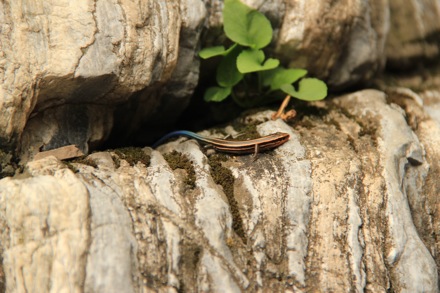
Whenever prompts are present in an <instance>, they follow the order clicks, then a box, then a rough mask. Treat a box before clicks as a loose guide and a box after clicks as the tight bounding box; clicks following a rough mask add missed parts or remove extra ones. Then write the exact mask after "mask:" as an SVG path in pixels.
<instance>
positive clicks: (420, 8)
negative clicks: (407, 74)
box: [386, 0, 440, 69]
mask: <svg viewBox="0 0 440 293" xmlns="http://www.w3.org/2000/svg"><path fill="white" fill-rule="evenodd" d="M389 5H390V13H391V26H390V33H389V36H388V38H387V45H386V55H387V60H388V63H389V65H390V66H392V67H394V68H395V69H402V68H405V67H414V66H417V64H420V62H422V61H424V62H425V63H426V61H429V62H430V61H435V60H438V59H439V55H440V40H439V39H440V22H439V21H438V20H439V19H440V3H439V1H437V0H411V1H402V0H390V1H389Z"/></svg>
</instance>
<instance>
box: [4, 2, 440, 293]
mask: <svg viewBox="0 0 440 293" xmlns="http://www.w3.org/2000/svg"><path fill="white" fill-rule="evenodd" d="M243 1H244V2H246V3H247V4H249V5H251V6H253V7H255V8H258V9H259V10H261V11H262V12H264V13H265V14H266V15H267V16H268V17H269V19H270V21H271V23H272V25H273V27H274V32H275V34H274V43H273V45H272V47H271V48H270V49H271V50H272V51H273V52H274V53H275V54H276V55H277V56H276V57H278V58H281V59H282V60H283V62H284V63H285V64H286V65H289V66H301V67H306V68H307V69H308V70H309V72H310V73H311V74H312V75H315V76H318V77H321V78H323V79H325V80H326V81H328V83H329V85H330V86H331V88H332V89H338V88H341V89H346V88H347V86H350V85H354V84H358V83H359V82H362V81H367V82H370V81H372V80H371V77H373V76H376V73H377V72H380V71H381V70H382V69H383V68H384V65H385V62H388V64H389V65H390V67H394V68H403V67H405V68H411V67H420V66H421V63H420V62H419V61H420V60H424V61H426V60H428V61H430V60H436V59H438V58H439V43H440V42H439V35H440V34H439V31H440V30H439V22H438V19H439V15H440V12H439V10H440V9H439V6H440V4H439V1H438V0H431V1H428V0H417V1H416V0H413V1H409V2H404V1H403V2H402V1H397V0H389V1H386V0H356V1H347V0H335V1H330V0H322V1H304V0H301V1H296V0H273V1H264V0H243ZM222 5H223V1H221V0H176V1H164V0H145V1H140V0H138V1H127V0H119V1H116V0H110V1H104V0H79V1H70V2H69V1H62V0H53V1H42V0H35V1H13V0H5V1H0V147H1V150H0V176H5V175H8V176H11V177H7V178H3V179H1V180H0V228H1V231H2V232H1V233H0V292H70V291H74V292H152V291H159V292H163V291H167V292H168V291H169V292H200V291H203V292H280V291H289V292H349V291H350V292H352V291H354V292H363V291H369V292H439V291H440V289H439V280H438V278H439V274H438V268H439V266H440V241H439V239H440V202H439V201H440V199H439V195H440V180H438V178H439V177H440V150H439V145H440V69H439V68H435V67H434V66H432V67H431V68H426V69H423V70H419V71H417V72H410V71H408V72H406V74H399V75H397V76H396V75H390V74H389V73H388V74H386V75H385V76H383V77H380V78H377V79H375V80H374V81H373V82H372V83H371V84H373V85H374V86H375V87H376V88H377V89H376V90H363V91H358V92H354V93H351V94H347V95H344V96H338V95H335V96H333V97H332V98H331V99H327V100H325V101H322V102H317V103H313V104H307V105H304V104H298V108H297V109H296V110H297V112H298V117H297V118H296V120H294V121H292V122H291V123H284V122H282V121H281V120H278V121H271V120H270V119H269V117H270V116H271V114H272V113H273V111H272V110H267V109H265V110H259V111H254V112H253V114H246V115H243V116H242V117H241V118H240V119H239V120H238V121H234V122H231V124H230V125H229V126H226V127H224V129H223V128H222V129H219V130H220V131H219V132H214V131H207V130H205V131H204V132H203V133H204V134H205V135H209V136H223V135H224V134H225V133H229V134H237V132H241V131H242V130H243V129H245V130H246V132H249V130H250V129H251V130H252V129H254V128H255V129H254V130H256V131H257V132H259V133H260V134H261V135H265V134H269V133H273V132H276V131H283V132H287V133H289V134H290V135H291V138H290V141H289V142H287V143H286V144H284V145H282V146H281V147H279V148H277V149H276V150H273V151H270V152H267V153H264V154H259V155H258V157H257V158H254V157H252V156H250V155H249V156H247V155H246V156H230V155H221V154H217V153H215V152H213V151H212V150H209V149H205V148H202V147H200V146H199V145H198V144H197V143H196V142H195V141H194V140H187V139H178V140H176V141H173V142H169V143H168V144H166V145H164V146H162V147H160V148H158V149H157V150H152V149H150V148H148V147H146V148H144V149H135V148H126V149H117V150H114V151H102V152H97V153H92V154H90V155H88V156H86V157H81V158H78V159H75V160H69V161H60V160H59V159H56V158H55V157H54V156H48V157H44V158H42V159H39V160H32V158H33V156H34V154H35V153H38V152H41V153H40V154H41V156H45V155H47V154H50V152H49V153H48V152H45V151H50V150H53V149H56V150H54V151H53V152H52V154H54V153H55V154H58V156H61V155H60V154H61V153H62V154H63V155H62V156H64V157H72V156H76V155H77V154H80V153H81V152H83V153H85V154H88V153H90V152H91V150H93V149H95V148H96V147H97V146H98V145H99V144H101V143H102V142H104V141H109V140H110V141H111V140H113V141H120V140H125V139H127V138H129V137H132V136H133V134H134V133H137V137H138V138H139V137H140V138H142V139H145V140H147V139H151V138H153V136H154V134H155V132H158V131H159V127H157V126H158V125H159V126H162V127H164V126H166V125H167V124H169V123H172V122H173V121H174V120H175V119H176V118H177V116H178V115H179V113H181V112H182V111H183V109H184V108H185V106H186V105H187V103H188V101H189V97H190V96H191V94H192V93H193V91H194V88H195V87H196V84H197V80H198V79H199V60H198V58H197V50H198V49H199V47H200V46H201V45H212V44H218V43H222V42H223V41H224V35H223V34H222V32H221V29H220V27H221V24H222V17H221V13H220V12H221V9H222ZM203 27H204V28H205V30H204V33H203V34H202V28H203ZM432 63H434V62H432ZM203 75H205V73H203ZM206 75H208V74H206ZM145 125H147V126H148V127H146V126H145ZM232 125H234V127H236V128H233V127H232ZM139 128H142V131H139ZM240 128H243V129H240ZM219 133H221V134H219ZM68 145H76V147H73V146H72V148H73V149H74V150H75V152H74V153H73V154H72V153H66V150H65V149H64V151H63V152H62V150H63V149H60V147H63V146H64V147H65V146H68ZM76 148H78V149H76ZM11 151H17V152H16V153H18V154H19V156H18V157H14V156H12V154H11ZM19 160H20V161H21V163H23V164H25V165H23V166H21V167H20V168H18V167H17V164H18V161H19ZM14 172H16V173H15V176H14Z"/></svg>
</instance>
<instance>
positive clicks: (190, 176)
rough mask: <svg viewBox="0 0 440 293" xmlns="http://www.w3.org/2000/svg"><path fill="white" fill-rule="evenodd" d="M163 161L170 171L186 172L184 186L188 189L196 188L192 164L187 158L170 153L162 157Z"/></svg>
mask: <svg viewBox="0 0 440 293" xmlns="http://www.w3.org/2000/svg"><path fill="white" fill-rule="evenodd" d="M163 157H164V159H165V160H166V161H167V162H168V165H170V167H171V169H173V170H176V169H184V170H186V174H187V176H186V178H185V181H184V183H185V185H186V186H188V187H189V188H190V189H194V188H195V187H196V172H195V170H194V166H193V163H192V162H191V161H190V160H189V159H188V157H187V156H185V155H183V154H182V153H179V152H177V151H172V152H171V153H167V154H164V155H163Z"/></svg>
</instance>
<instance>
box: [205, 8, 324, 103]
mask: <svg viewBox="0 0 440 293" xmlns="http://www.w3.org/2000/svg"><path fill="white" fill-rule="evenodd" d="M223 23H224V32H225V34H226V36H227V37H228V38H229V39H230V40H231V41H232V43H233V44H232V45H231V46H230V47H229V48H227V49H226V48H225V47H224V46H216V47H210V48H205V49H203V50H201V51H200V52H199V56H200V57H201V58H203V59H208V58H211V57H216V56H222V60H221V61H220V63H219V66H218V67H217V72H216V80H217V84H218V86H214V87H210V88H208V89H207V90H206V92H205V95H204V99H205V100H206V101H208V102H220V101H223V100H224V99H226V98H227V97H229V96H232V98H233V99H234V101H235V102H236V103H237V104H238V105H240V106H242V107H253V106H256V105H261V104H265V103H268V102H272V101H273V100H275V99H279V98H280V97H282V96H284V94H283V95H280V94H282V93H283V92H284V93H285V94H288V95H290V96H292V97H295V98H297V99H300V100H305V101H316V100H322V99H324V98H325V97H326V96H327V86H326V85H325V83H324V82H322V81H321V80H319V79H316V78H304V76H305V75H306V74H307V71H306V70H304V69H286V68H283V67H281V66H280V61H279V60H277V59H274V58H267V59H266V56H265V54H264V51H263V48H265V47H267V46H268V45H269V44H270V42H271V40H272V33H273V30H272V26H271V24H270V22H269V20H268V19H267V18H266V16H264V15H263V14H262V13H260V12H258V11H257V10H255V9H252V8H250V7H248V6H247V5H245V4H243V3H241V2H240V1H239V0H225V1H224V8H223Z"/></svg>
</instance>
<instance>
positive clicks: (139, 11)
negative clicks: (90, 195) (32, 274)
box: [0, 0, 205, 154]
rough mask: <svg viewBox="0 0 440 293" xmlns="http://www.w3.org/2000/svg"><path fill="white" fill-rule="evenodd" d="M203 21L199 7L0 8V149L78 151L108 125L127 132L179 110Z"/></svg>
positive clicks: (150, 0)
mask: <svg viewBox="0 0 440 293" xmlns="http://www.w3.org/2000/svg"><path fill="white" fill-rule="evenodd" d="M204 15H205V10H204V5H203V3H202V2H201V0H185V1H183V0H182V1H177V2H176V1H156V0H147V1H137V2H132V1H113V0H111V1H97V0H94V1H86V0H83V1H80V2H75V3H73V2H65V1H61V0H57V1H52V2H51V3H50V4H49V3H47V2H46V1H42V0H37V1H33V2H17V1H2V3H0V20H1V21H0V23H1V32H2V33H1V34H0V43H1V47H0V78H1V82H0V116H1V117H2V119H1V120H0V138H1V142H2V145H3V146H4V147H9V148H10V149H16V148H17V147H21V151H22V152H23V153H25V154H27V153H30V154H34V153H36V152H38V151H44V150H49V149H52V148H57V147H60V146H64V145H68V144H77V145H78V146H79V147H80V149H81V150H82V151H83V152H85V153H87V152H88V150H89V147H90V146H91V147H92V148H93V147H94V146H96V145H97V144H99V143H101V142H103V141H104V140H105V139H107V138H108V137H109V135H110V132H111V131H112V129H113V126H114V123H118V125H121V124H123V125H122V127H123V129H124V132H123V133H124V134H130V133H132V132H134V131H136V129H137V128H138V127H141V125H142V123H143V122H145V121H146V120H148V119H153V114H155V113H156V112H157V109H158V107H161V108H162V110H164V112H167V113H173V114H174V115H175V114H177V113H178V112H179V111H182V108H183V107H182V105H185V103H187V100H188V98H189V94H188V93H189V92H191V91H192V90H193V89H194V87H195V85H196V83H197V80H198V61H197V58H196V57H195V53H194V52H195V50H196V48H197V44H198V38H199V34H200V31H201V25H202V23H203V19H204ZM176 68H178V69H176ZM164 84H167V88H163V85H164ZM121 103H123V106H118V105H120V104H121ZM117 106H118V107H117ZM116 107H117V109H118V111H116V112H115V108H116ZM132 108H134V109H137V111H136V112H135V113H131V114H130V115H127V111H129V109H132ZM22 137H24V138H23V140H21V138H22ZM19 142H20V146H19V145H18V144H19Z"/></svg>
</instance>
